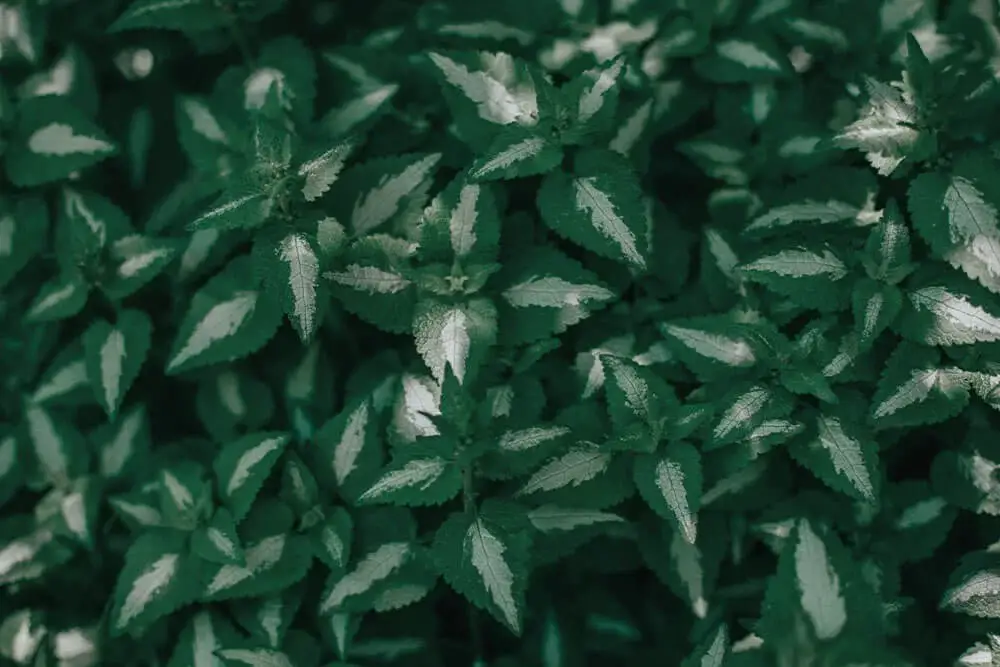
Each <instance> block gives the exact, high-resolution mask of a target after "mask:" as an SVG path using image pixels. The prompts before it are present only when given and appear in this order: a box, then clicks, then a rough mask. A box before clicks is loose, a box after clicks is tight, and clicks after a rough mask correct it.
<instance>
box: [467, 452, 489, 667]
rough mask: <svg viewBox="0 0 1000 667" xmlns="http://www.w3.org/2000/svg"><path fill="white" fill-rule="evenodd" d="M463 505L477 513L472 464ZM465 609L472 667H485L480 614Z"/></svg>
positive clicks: (468, 468) (473, 608)
mask: <svg viewBox="0 0 1000 667" xmlns="http://www.w3.org/2000/svg"><path fill="white" fill-rule="evenodd" d="M462 505H463V506H464V507H465V512H466V514H471V515H475V513H476V489H475V467H474V466H473V465H472V463H471V462H470V463H469V464H468V466H466V468H465V470H464V471H463V472H462ZM465 608H466V610H467V612H468V615H469V634H470V635H471V636H472V665H473V667H485V665H486V661H485V659H484V655H485V653H484V648H483V629H482V626H480V624H479V614H478V613H476V608H475V607H474V606H472V604H471V603H469V602H468V601H466V603H465Z"/></svg>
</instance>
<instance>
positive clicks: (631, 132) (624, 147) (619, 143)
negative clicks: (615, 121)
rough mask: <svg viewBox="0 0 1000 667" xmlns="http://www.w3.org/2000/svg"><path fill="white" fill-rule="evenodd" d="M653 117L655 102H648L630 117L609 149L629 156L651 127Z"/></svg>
mask: <svg viewBox="0 0 1000 667" xmlns="http://www.w3.org/2000/svg"><path fill="white" fill-rule="evenodd" d="M652 116H653V100H646V101H645V102H643V103H642V105H640V106H639V108H638V109H636V110H635V112H634V113H633V114H632V115H631V116H629V117H628V118H627V119H626V120H625V122H624V123H622V126H621V127H620V128H618V132H617V133H615V136H614V138H613V139H612V140H611V143H609V144H608V148H610V149H611V150H613V151H614V152H616V153H619V154H621V155H628V154H629V153H631V152H632V149H633V148H635V145H636V143H637V142H638V141H639V137H641V136H642V133H643V132H644V131H645V130H646V126H647V125H649V119H650V118H652Z"/></svg>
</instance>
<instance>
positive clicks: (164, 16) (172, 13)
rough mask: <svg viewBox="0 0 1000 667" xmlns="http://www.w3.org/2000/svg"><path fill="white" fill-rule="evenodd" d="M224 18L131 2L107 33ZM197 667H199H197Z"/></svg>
mask: <svg viewBox="0 0 1000 667" xmlns="http://www.w3.org/2000/svg"><path fill="white" fill-rule="evenodd" d="M227 20H228V19H227V17H226V15H225V14H224V13H223V12H222V11H220V10H219V8H217V7H216V6H215V5H212V4H210V3H205V2H203V0H171V1H170V2H164V1H163V0H134V1H133V2H132V4H130V5H129V6H128V9H126V10H125V11H124V12H123V13H122V14H121V16H119V17H118V18H117V19H116V20H115V22H114V23H112V24H111V27H110V28H108V30H109V31H111V32H118V31H122V30H137V29H142V28H159V29H168V30H181V31H184V32H198V31H201V30H210V29H212V28H216V27H220V26H223V25H225V24H226V21H227ZM199 667H200V666H199Z"/></svg>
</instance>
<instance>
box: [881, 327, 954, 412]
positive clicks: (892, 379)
mask: <svg viewBox="0 0 1000 667" xmlns="http://www.w3.org/2000/svg"><path fill="white" fill-rule="evenodd" d="M968 399H969V390H968V379H967V374H966V373H965V372H964V371H962V370H960V369H957V368H948V367H943V366H942V364H941V362H940V359H939V354H938V352H937V350H935V349H934V348H929V347H924V346H921V345H913V344H912V343H907V342H902V343H900V344H899V346H898V347H897V348H896V350H895V351H894V352H893V353H892V356H891V357H889V360H888V361H887V362H886V367H885V370H884V371H883V372H882V377H881V379H880V380H879V383H878V389H877V390H876V391H875V395H874V396H873V397H872V408H871V418H872V421H873V423H874V424H875V425H876V427H878V428H890V427H900V426H918V425H922V424H934V423H937V422H942V421H945V420H947V419H949V418H951V417H954V416H955V415H957V414H958V413H959V412H961V410H962V409H963V408H964V407H965V405H966V403H968Z"/></svg>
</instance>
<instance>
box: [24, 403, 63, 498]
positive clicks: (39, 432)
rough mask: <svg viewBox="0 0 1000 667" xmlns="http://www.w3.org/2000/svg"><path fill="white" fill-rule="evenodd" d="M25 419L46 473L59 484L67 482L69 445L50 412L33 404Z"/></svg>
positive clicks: (37, 455) (39, 460)
mask: <svg viewBox="0 0 1000 667" xmlns="http://www.w3.org/2000/svg"><path fill="white" fill-rule="evenodd" d="M25 419H26V421H27V424H28V435H29V437H30V438H31V442H32V444H33V445H34V451H35V456H36V457H37V458H38V462H39V463H40V464H41V466H42V468H43V469H44V471H45V473H46V475H48V477H49V479H51V480H53V481H55V482H57V483H59V484H65V483H66V482H68V475H69V458H68V454H67V452H66V446H67V445H66V443H65V442H64V441H63V438H62V436H61V435H60V434H59V432H58V431H57V430H56V425H55V424H54V423H53V422H52V418H51V417H50V416H49V413H48V412H46V411H45V410H44V409H42V408H40V407H37V406H32V407H29V408H28V410H27V413H26V414H25Z"/></svg>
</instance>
